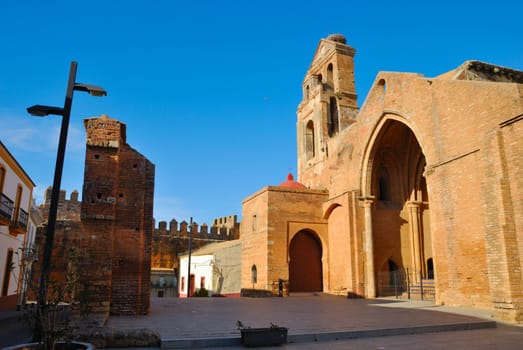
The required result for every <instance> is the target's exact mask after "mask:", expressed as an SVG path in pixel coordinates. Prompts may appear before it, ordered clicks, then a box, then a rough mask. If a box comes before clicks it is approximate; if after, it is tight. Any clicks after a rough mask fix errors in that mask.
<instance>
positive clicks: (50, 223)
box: [27, 61, 107, 340]
mask: <svg viewBox="0 0 523 350" xmlns="http://www.w3.org/2000/svg"><path fill="white" fill-rule="evenodd" d="M77 68H78V63H77V62H75V61H73V62H71V68H70V70H69V82H68V84H67V91H66V94H65V102H64V107H63V108H61V107H52V106H42V105H35V106H31V107H29V108H27V112H29V113H30V114H31V115H33V116H37V117H45V116H48V115H50V114H54V115H61V116H62V126H61V129H60V139H59V142H58V153H57V156H56V166H55V171H54V180H53V189H52V192H51V204H50V207H49V216H48V220H47V234H46V237H45V245H44V257H43V260H42V265H41V274H40V287H39V291H38V300H37V302H38V308H39V310H40V311H41V310H42V308H45V307H46V300H47V289H48V283H49V275H50V272H51V255H52V252H53V241H54V233H55V227H56V217H57V212H58V200H59V197H60V186H61V182H62V170H63V167H64V157H65V146H66V142H67V131H68V129H69V119H70V116H71V106H72V103H73V93H74V91H75V90H77V91H85V92H88V93H89V94H90V95H93V96H106V95H107V92H106V91H105V90H104V89H103V88H101V87H99V86H95V85H87V84H80V83H76V82H75V80H76V70H77ZM37 336H41V334H40V335H37ZM38 340H39V339H38Z"/></svg>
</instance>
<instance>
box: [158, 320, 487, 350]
mask: <svg viewBox="0 0 523 350" xmlns="http://www.w3.org/2000/svg"><path fill="white" fill-rule="evenodd" d="M496 326H497V324H496V322H494V321H478V322H466V323H454V324H441V325H430V326H414V327H400V328H385V329H369V330H357V331H341V332H317V333H315V332H311V333H308V334H289V335H288V336H287V343H307V342H310V343H312V342H318V341H332V340H342V339H356V338H374V337H387V336H394V335H409V334H422V333H436V332H453V331H464V330H473V329H489V328H496ZM239 345H241V342H240V338H239V337H237V336H232V337H213V338H165V339H162V340H161V346H160V349H161V350H167V349H188V348H212V347H226V346H239Z"/></svg>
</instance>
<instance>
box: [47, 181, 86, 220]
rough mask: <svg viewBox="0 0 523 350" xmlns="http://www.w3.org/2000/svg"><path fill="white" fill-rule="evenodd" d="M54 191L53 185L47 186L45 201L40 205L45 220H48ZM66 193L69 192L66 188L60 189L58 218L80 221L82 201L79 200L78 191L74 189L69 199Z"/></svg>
mask: <svg viewBox="0 0 523 350" xmlns="http://www.w3.org/2000/svg"><path fill="white" fill-rule="evenodd" d="M52 192H53V187H52V186H49V187H47V189H46V190H45V192H44V200H43V203H42V204H40V206H39V209H40V213H41V215H42V220H43V221H47V218H48V216H49V207H50V206H51V194H52ZM66 195H67V192H66V191H65V190H60V194H59V197H58V213H57V219H58V220H77V221H80V211H81V204H82V202H80V201H79V200H78V191H77V190H73V191H72V192H71V194H70V196H69V199H67V198H66Z"/></svg>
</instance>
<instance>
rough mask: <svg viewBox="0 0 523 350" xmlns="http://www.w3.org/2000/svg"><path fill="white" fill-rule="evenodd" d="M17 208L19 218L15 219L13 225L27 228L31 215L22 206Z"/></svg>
mask: <svg viewBox="0 0 523 350" xmlns="http://www.w3.org/2000/svg"><path fill="white" fill-rule="evenodd" d="M17 209H18V215H17V216H18V218H17V220H15V221H13V225H15V226H17V227H19V228H21V229H24V230H27V219H29V215H28V214H27V212H26V211H25V210H23V209H22V208H17Z"/></svg>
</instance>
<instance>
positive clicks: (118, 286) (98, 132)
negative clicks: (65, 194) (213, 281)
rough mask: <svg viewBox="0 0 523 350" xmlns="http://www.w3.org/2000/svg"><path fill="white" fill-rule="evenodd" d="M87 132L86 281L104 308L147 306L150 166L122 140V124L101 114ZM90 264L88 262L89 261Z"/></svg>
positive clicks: (118, 310)
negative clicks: (88, 272) (95, 266)
mask: <svg viewBox="0 0 523 350" xmlns="http://www.w3.org/2000/svg"><path fill="white" fill-rule="evenodd" d="M84 126H85V129H86V132H87V143H86V153H85V174H84V185H83V197H82V214H81V217H82V223H83V228H84V232H86V233H87V234H88V237H86V238H87V239H89V238H91V242H90V243H91V244H90V248H91V249H90V251H91V254H92V257H91V260H92V261H95V262H96V264H98V268H97V269H90V273H91V274H92V276H90V277H91V278H90V280H91V281H93V282H92V283H94V284H98V285H97V286H96V287H97V288H96V289H97V291H98V295H97V297H98V298H100V301H101V302H104V303H105V302H108V301H110V313H111V314H113V315H122V314H146V313H148V311H149V295H150V281H151V278H150V273H151V238H152V228H153V197H154V165H153V164H152V163H151V162H150V161H149V160H147V159H146V158H145V157H144V156H143V155H141V154H140V153H138V152H137V151H136V150H134V149H132V148H131V147H130V146H129V145H128V144H127V143H126V126H125V124H123V123H121V122H119V121H118V120H115V119H110V118H108V117H107V116H102V117H98V118H90V119H86V120H85V121H84ZM93 267H94V266H93Z"/></svg>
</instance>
